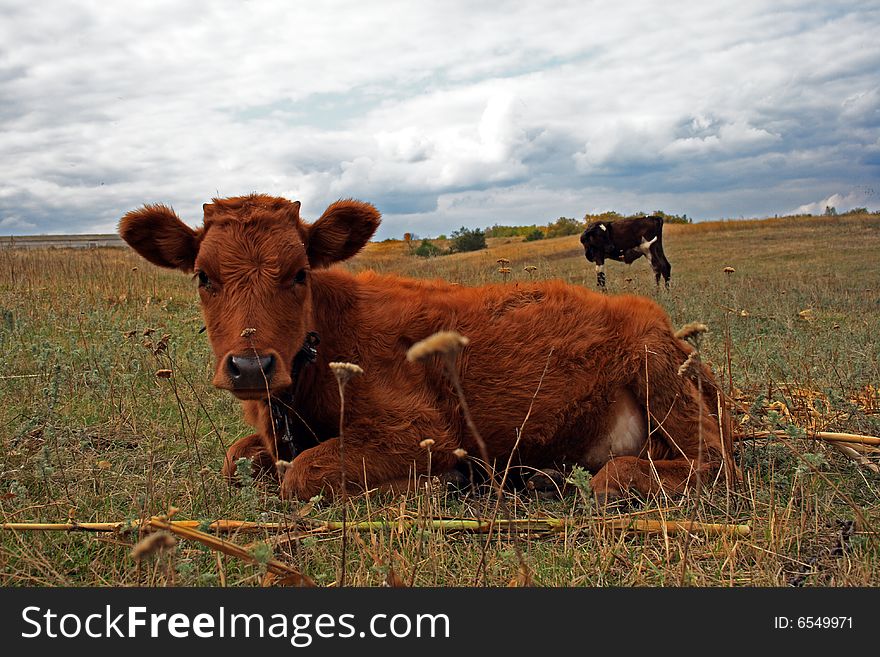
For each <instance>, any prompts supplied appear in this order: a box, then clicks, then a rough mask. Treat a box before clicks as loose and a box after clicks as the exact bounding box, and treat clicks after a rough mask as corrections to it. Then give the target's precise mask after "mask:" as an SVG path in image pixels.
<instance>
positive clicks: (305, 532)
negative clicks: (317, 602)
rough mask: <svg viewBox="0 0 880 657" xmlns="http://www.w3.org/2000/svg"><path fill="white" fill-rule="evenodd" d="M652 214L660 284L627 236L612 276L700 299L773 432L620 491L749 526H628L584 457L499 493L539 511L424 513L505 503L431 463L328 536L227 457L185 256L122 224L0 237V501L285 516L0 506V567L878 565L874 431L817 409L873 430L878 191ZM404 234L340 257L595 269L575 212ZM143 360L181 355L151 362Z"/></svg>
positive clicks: (634, 578) (696, 315)
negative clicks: (514, 228)
mask: <svg viewBox="0 0 880 657" xmlns="http://www.w3.org/2000/svg"><path fill="white" fill-rule="evenodd" d="M664 232H665V234H664V246H665V249H666V253H667V256H668V258H669V260H670V262H671V263H672V288H671V290H669V291H663V290H660V291H657V290H655V288H654V283H653V275H652V274H651V271H650V268H649V266H648V264H647V263H646V262H645V261H644V260H641V261H638V262H636V263H634V264H633V265H632V266H629V267H627V266H625V265H622V264H619V263H609V264H608V266H607V274H608V288H609V292H610V293H612V294H619V293H624V292H633V293H638V294H645V295H648V296H652V297H654V298H656V300H657V301H658V302H659V303H661V304H662V305H663V306H664V307H665V308H666V310H667V311H668V312H669V314H670V316H671V318H672V322H673V325H675V326H681V325H683V324H685V323H688V322H692V321H700V322H703V323H705V324H707V325H708V326H709V329H710V330H709V333H708V334H706V335H705V337H704V338H703V341H702V344H701V352H702V357H703V359H704V360H706V361H709V362H711V363H712V364H713V367H714V368H715V371H716V374H717V375H718V377H719V379H720V380H721V381H723V383H724V388H725V390H726V391H727V392H728V393H729V394H730V397H731V401H730V403H731V405H732V407H733V409H734V412H735V416H736V421H737V425H738V431H739V433H740V434H742V435H743V436H747V437H748V436H754V435H755V434H756V433H757V432H760V431H768V430H780V431H782V432H783V433H784V434H785V438H779V439H773V440H770V439H758V440H744V441H741V442H738V443H737V453H736V459H737V461H738V463H739V465H740V467H741V468H742V471H743V475H744V481H743V483H742V485H741V486H740V487H738V488H737V489H736V490H725V488H724V486H723V485H722V484H719V485H716V486H715V487H714V488H713V489H712V490H711V491H704V493H703V495H702V496H701V497H700V498H698V499H695V498H693V497H689V498H686V499H665V498H660V499H650V500H645V501H644V503H643V504H639V505H637V506H636V508H635V510H636V511H637V512H638V514H639V515H638V516H635V517H637V518H640V519H652V520H662V521H672V520H681V521H689V520H696V521H699V522H703V523H724V524H736V525H748V526H749V527H750V532H749V533H748V535H742V534H735V535H731V534H720V535H709V534H707V533H704V532H702V531H694V532H693V533H688V532H682V533H674V532H672V531H671V526H670V525H662V526H663V527H666V529H667V531H665V532H664V531H661V532H660V533H640V532H624V531H620V530H619V529H616V528H613V527H612V526H610V525H609V523H608V522H607V521H608V520H609V519H614V518H617V517H618V516H619V515H620V514H621V513H622V511H621V510H618V509H597V508H595V507H594V506H593V505H592V504H591V498H590V497H589V494H588V493H589V491H588V490H587V486H588V482H587V481H586V480H587V479H588V478H586V477H584V478H581V479H579V480H578V484H579V485H580V487H581V488H580V490H577V491H575V493H574V494H572V495H571V496H568V497H566V498H565V499H563V500H561V501H559V500H539V499H533V498H531V497H530V496H529V495H528V494H527V493H525V492H519V493H514V492H511V493H510V494H509V500H508V506H509V507H510V513H511V515H512V517H515V518H520V519H533V520H540V519H547V518H550V519H557V520H558V521H559V524H560V525H561V528H560V529H559V530H558V531H553V532H546V531H543V530H542V529H541V528H536V527H529V528H525V529H520V530H519V531H517V532H510V531H507V530H506V529H503V528H497V527H496V528H494V529H493V531H491V532H490V533H468V532H458V531H453V530H449V529H448V528H445V527H442V526H441V527H437V526H435V525H432V524H431V523H430V522H429V521H432V520H438V519H445V518H483V519H485V518H487V517H495V518H498V519H500V520H504V519H506V518H505V515H504V514H503V513H498V512H497V511H496V503H495V500H494V499H493V498H492V497H491V496H488V497H487V496H475V495H466V496H457V495H452V494H449V493H447V492H446V491H443V490H441V489H439V488H438V487H435V488H426V489H423V490H420V491H417V492H414V493H412V494H410V495H408V496H403V497H394V496H390V495H388V496H379V495H375V494H372V495H368V496H360V497H356V498H353V499H351V500H350V501H349V503H348V507H347V509H346V514H347V517H348V519H349V520H357V521H373V522H374V523H376V521H380V520H386V521H387V525H388V526H387V527H382V526H379V525H378V524H373V525H370V526H368V527H366V528H365V529H364V530H362V531H361V530H358V531H354V530H352V531H350V532H348V537H347V539H348V540H347V547H346V549H345V552H343V549H342V541H341V540H340V539H341V534H342V532H341V531H339V530H338V529H334V528H333V527H331V526H327V525H322V524H321V521H338V520H341V519H342V517H343V508H342V504H341V503H339V502H336V503H331V502H329V501H327V500H316V501H314V502H311V503H308V504H299V503H282V502H281V501H280V500H279V499H278V496H277V487H274V486H272V485H271V484H269V485H264V484H262V483H256V484H255V483H253V482H250V481H244V482H243V485H242V487H240V488H231V487H229V486H227V484H226V483H225V482H224V481H223V479H222V478H221V476H220V474H219V473H220V466H221V464H222V460H223V455H224V453H225V447H226V446H227V445H229V444H230V443H231V442H233V441H234V440H235V439H237V438H239V437H240V436H242V435H245V434H246V433H249V431H248V428H247V427H246V425H245V424H244V422H243V419H242V417H241V414H240V411H239V408H238V403H237V402H236V401H235V400H234V398H233V397H232V396H231V395H229V394H228V393H224V392H221V391H215V390H214V389H212V388H211V386H210V378H211V374H212V363H213V356H212V354H211V351H210V348H209V345H208V342H207V339H206V337H205V336H204V335H203V334H200V333H199V329H200V328H201V318H200V315H199V310H198V305H197V295H196V291H195V282H194V281H192V280H190V279H189V278H188V277H186V276H182V275H179V274H176V273H174V272H166V271H162V270H159V269H158V268H156V267H153V266H152V265H149V264H147V263H146V262H144V261H143V260H141V259H140V258H139V257H138V256H136V255H135V254H134V253H131V252H129V251H128V250H125V249H116V248H94V249H22V250H12V249H0V397H2V404H0V522H67V521H69V520H72V521H76V522H101V521H137V520H139V519H143V518H149V517H150V516H153V515H158V514H163V513H166V512H167V511H168V509H169V508H170V507H174V508H176V509H178V511H177V513H176V515H175V516H174V519H175V520H177V519H180V520H184V519H194V520H197V521H204V523H203V524H204V525H205V526H207V523H208V522H210V521H213V520H216V519H221V518H228V519H238V520H251V521H258V522H270V523H281V525H283V526H284V527H285V530H284V531H280V532H279V531H277V530H269V529H263V530H260V531H257V532H255V533H247V534H244V533H242V534H232V535H228V536H227V538H228V540H230V541H232V542H234V543H236V544H238V545H240V546H244V547H245V549H246V550H247V552H248V554H250V555H251V561H248V560H246V559H242V558H237V557H233V556H228V555H223V554H220V553H218V552H215V551H213V550H212V549H209V548H208V547H206V546H204V545H202V544H200V543H198V542H197V541H194V540H189V539H182V540H180V541H179V542H178V543H177V545H176V546H175V547H174V548H172V549H170V550H168V551H165V552H163V553H161V554H159V555H157V556H154V557H150V558H147V559H144V560H142V561H139V562H138V561H135V560H134V558H133V557H132V556H131V549H132V546H133V544H134V543H136V542H137V541H138V532H137V531H129V532H122V533H120V532H112V533H100V534H98V533H96V534H90V533H82V532H24V531H9V530H6V531H0V585H6V586H19V585H31V586H35V585H36V586H42V585H45V586H61V585H64V586H70V585H89V586H131V585H166V584H176V585H185V586H195V585H228V586H233V585H245V586H253V585H259V584H260V583H261V582H263V581H264V576H265V574H266V572H267V570H271V568H270V566H271V563H272V562H270V559H275V560H277V561H279V562H282V563H284V564H288V565H289V566H291V567H293V568H295V569H297V570H299V571H300V572H302V573H304V574H306V575H307V576H308V577H309V578H311V579H312V580H314V582H315V583H316V584H318V585H319V586H327V585H331V584H334V583H336V584H338V583H339V581H338V580H339V576H340V570H341V566H342V564H343V562H344V563H345V573H346V575H345V584H346V585H367V586H372V585H380V584H383V583H385V582H390V583H396V582H399V583H403V584H413V585H416V586H453V585H454V586H471V585H474V584H479V585H492V586H505V585H507V584H508V583H514V584H527V583H532V584H536V585H541V586H572V585H573V586H678V585H696V586H752V585H766V586H785V585H789V584H793V585H805V586H876V585H880V567H878V564H880V548H878V540H880V536H878V534H877V528H878V527H880V474H878V470H880V468H878V462H880V458H878V455H880V448H872V447H871V446H867V447H863V446H860V445H853V446H850V447H845V448H844V449H841V448H840V445H839V444H837V445H835V444H832V443H828V442H822V441H816V440H812V439H810V437H809V435H808V432H816V431H829V432H847V433H853V434H864V435H871V436H880V390H878V388H880V266H878V257H877V253H878V252H880V217H878V216H876V215H873V216H863V217H859V216H846V217H822V218H815V217H813V218H809V217H808V218H797V219H794V218H785V219H778V220H765V221H746V222H730V223H713V224H696V225H668V226H667V227H666V228H665V231H664ZM408 250H409V247H408V246H407V245H406V244H404V243H402V242H383V243H375V244H371V245H370V246H369V247H368V249H367V250H366V251H365V252H364V253H363V254H361V255H360V256H358V257H357V258H355V259H354V260H353V261H352V262H351V263H349V264H348V265H347V266H348V267H349V268H350V269H352V270H355V271H357V270H362V269H367V268H373V269H376V270H379V271H385V272H396V273H400V274H404V275H411V276H418V277H440V278H444V279H447V280H450V281H454V282H459V283H461V284H464V285H472V284H479V283H483V282H487V281H501V280H502V275H501V274H500V273H498V271H497V269H498V265H497V264H496V260H497V259H498V258H501V257H504V258H507V259H509V260H510V261H511V262H510V265H509V267H510V268H511V270H512V272H511V274H510V276H509V278H508V279H507V281H506V283H507V284H509V285H516V284H517V283H518V282H519V281H523V280H527V279H528V278H529V277H530V276H535V277H540V278H562V279H564V280H567V281H569V282H571V283H574V284H576V285H584V286H587V287H590V288H593V287H594V286H595V272H594V270H593V266H592V265H591V264H590V263H587V262H586V261H585V259H584V258H583V255H582V251H581V249H580V245H579V243H578V238H577V236H571V237H564V238H555V239H551V240H541V241H536V242H529V243H523V242H521V241H520V239H519V238H509V239H508V238H498V239H494V240H490V248H489V249H487V250H485V251H481V252H475V253H465V254H458V255H454V256H444V257H439V258H433V259H428V260H424V259H421V258H417V257H415V256H412V255H410V254H409V252H408ZM527 265H534V266H535V267H537V270H536V271H535V272H534V273H533V274H529V273H528V272H526V271H524V269H523V268H524V267H525V266H527ZM726 266H729V267H733V268H734V269H735V270H736V271H735V272H734V273H731V274H726V273H724V272H723V269H724V267H726ZM159 369H172V370H173V371H174V376H173V377H171V378H157V377H156V376H155V372H156V371H157V370H159ZM477 420H478V421H479V418H477ZM525 431H528V424H526V426H525ZM847 450H849V451H847ZM582 493H583V494H582ZM623 511H627V510H623ZM629 511H632V510H631V509H630V510H629ZM623 517H624V519H626V518H630V517H633V516H623ZM297 518H304V519H305V520H306V521H305V522H301V521H298V520H297Z"/></svg>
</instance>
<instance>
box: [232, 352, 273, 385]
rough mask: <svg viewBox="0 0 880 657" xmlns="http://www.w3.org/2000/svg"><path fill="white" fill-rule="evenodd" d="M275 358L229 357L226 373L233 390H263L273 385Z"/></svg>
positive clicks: (270, 356) (269, 356)
mask: <svg viewBox="0 0 880 657" xmlns="http://www.w3.org/2000/svg"><path fill="white" fill-rule="evenodd" d="M274 372H275V356H272V355H271V354H270V355H268V356H227V358H226V373H227V374H228V375H229V379H230V381H232V388H233V390H256V389H263V388H266V387H267V386H271V384H272V374H273V373H274Z"/></svg>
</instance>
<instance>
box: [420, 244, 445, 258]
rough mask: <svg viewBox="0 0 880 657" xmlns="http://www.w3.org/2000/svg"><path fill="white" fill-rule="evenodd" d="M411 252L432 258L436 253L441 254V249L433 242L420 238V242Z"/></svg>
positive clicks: (421, 256)
mask: <svg viewBox="0 0 880 657" xmlns="http://www.w3.org/2000/svg"><path fill="white" fill-rule="evenodd" d="M413 253H414V254H416V255H417V256H419V257H420V258H433V257H435V256H438V255H443V250H442V249H441V248H440V247H439V246H437V245H436V244H434V243H433V242H429V241H428V240H422V243H421V244H419V245H418V246H417V247H416V249H415V250H414V251H413Z"/></svg>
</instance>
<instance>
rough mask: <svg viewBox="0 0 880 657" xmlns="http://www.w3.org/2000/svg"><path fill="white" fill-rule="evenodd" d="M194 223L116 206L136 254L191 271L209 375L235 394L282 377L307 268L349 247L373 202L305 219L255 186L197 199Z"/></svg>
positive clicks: (325, 263) (303, 311)
mask: <svg viewBox="0 0 880 657" xmlns="http://www.w3.org/2000/svg"><path fill="white" fill-rule="evenodd" d="M203 209H204V215H205V216H204V223H203V225H202V226H201V227H199V228H198V229H193V228H190V227H189V226H188V225H186V224H185V223H183V221H181V220H180V218H179V217H178V216H177V215H176V214H175V213H174V211H173V210H171V209H170V208H168V207H166V206H164V205H145V206H144V207H142V208H140V209H138V210H134V211H132V212H129V213H128V214H126V215H125V216H124V217H123V218H122V220H121V221H120V223H119V234H120V236H121V237H122V239H124V240H125V241H126V242H127V243H128V244H129V245H130V246H131V247H132V248H133V249H134V250H135V251H137V252H138V253H139V254H140V255H142V256H143V257H144V258H146V259H147V260H149V261H150V262H152V263H153V264H156V265H159V266H160V267H168V268H171V269H179V270H181V271H183V272H186V273H192V274H193V278H194V279H196V280H197V281H198V293H199V297H200V300H201V306H202V314H203V316H204V319H205V326H206V327H207V329H208V337H209V339H210V341H211V347H212V349H213V351H214V356H215V372H214V380H213V383H214V385H215V386H217V387H218V388H223V389H226V390H229V391H231V392H232V393H233V394H235V395H236V396H237V397H239V398H240V399H258V398H261V397H263V398H264V397H265V396H266V394H267V392H270V393H271V392H275V391H279V390H281V389H283V388H286V387H288V386H290V385H291V370H292V367H293V360H294V358H295V357H296V354H297V352H299V350H300V348H301V347H302V345H303V342H304V340H305V336H306V333H307V332H308V331H309V330H311V329H312V328H313V326H314V324H313V321H314V320H313V316H312V313H313V308H312V273H313V271H314V270H316V269H321V268H324V267H329V266H330V265H331V264H333V263H334V262H339V261H341V260H345V259H347V258H350V257H352V256H353V255H355V254H356V253H357V252H358V251H360V249H361V248H362V247H363V246H364V245H365V244H366V243H367V242H368V241H369V239H370V237H372V235H373V233H374V232H375V231H376V228H378V226H379V221H380V215H379V212H378V210H376V208H375V207H373V206H372V205H370V204H368V203H362V202H360V201H354V200H344V201H337V202H336V203H333V204H332V205H331V206H330V207H328V208H327V210H326V211H325V212H324V214H322V215H321V217H320V218H319V219H318V220H317V221H315V222H314V223H312V224H308V223H306V222H304V221H303V220H302V219H300V216H299V209H300V203H299V201H288V200H287V199H283V198H276V197H272V196H266V195H262V194H251V195H249V196H239V197H235V198H227V199H213V202H212V203H206V204H205V205H204V206H203Z"/></svg>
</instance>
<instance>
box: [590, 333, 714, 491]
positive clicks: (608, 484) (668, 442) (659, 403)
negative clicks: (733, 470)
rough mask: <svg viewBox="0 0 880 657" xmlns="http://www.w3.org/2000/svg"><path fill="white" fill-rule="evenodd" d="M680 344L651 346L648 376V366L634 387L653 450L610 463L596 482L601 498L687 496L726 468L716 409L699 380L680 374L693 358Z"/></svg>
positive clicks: (669, 342) (669, 340)
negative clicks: (690, 489)
mask: <svg viewBox="0 0 880 657" xmlns="http://www.w3.org/2000/svg"><path fill="white" fill-rule="evenodd" d="M681 344H683V343H680V342H679V341H678V340H675V338H673V337H672V336H671V335H670V336H668V338H667V339H664V340H660V341H654V344H648V348H647V352H646V357H647V373H646V372H645V366H644V361H643V367H642V371H641V373H640V374H639V375H638V376H637V378H636V382H635V386H633V388H631V391H632V392H633V394H634V395H635V397H636V398H637V399H638V400H639V402H640V403H641V404H642V407H643V408H645V409H646V411H647V412H648V414H649V416H650V429H651V434H650V436H649V439H648V450H647V453H646V454H644V455H640V456H632V455H628V456H619V457H617V458H613V459H611V460H610V461H608V463H606V464H605V465H604V466H603V467H602V468H601V469H600V470H599V472H597V473H596V475H595V476H594V477H593V480H592V484H593V490H594V491H595V493H596V495H597V497H598V498H599V499H607V498H615V497H619V496H622V495H624V494H625V492H626V490H627V489H633V490H636V491H638V492H640V493H643V494H645V495H649V494H652V493H658V492H660V491H661V490H663V491H665V492H667V493H672V494H677V493H682V492H684V490H685V488H687V487H688V486H691V487H693V486H695V485H696V482H697V477H700V478H702V481H703V483H704V484H707V483H711V479H712V478H713V473H714V472H716V471H717V469H718V468H719V467H720V466H721V464H722V457H723V454H724V451H723V449H722V445H721V431H720V429H719V420H718V417H717V407H711V406H710V405H709V404H708V403H707V401H708V395H705V394H704V395H703V396H701V395H700V390H699V388H698V386H697V381H696V380H694V379H692V378H691V377H689V376H687V375H684V376H680V375H679V374H678V367H679V366H680V365H681V364H682V363H683V362H684V360H685V359H686V358H687V355H688V351H687V350H685V349H684V348H683V347H682V346H681ZM704 385H710V384H709V383H708V382H704Z"/></svg>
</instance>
